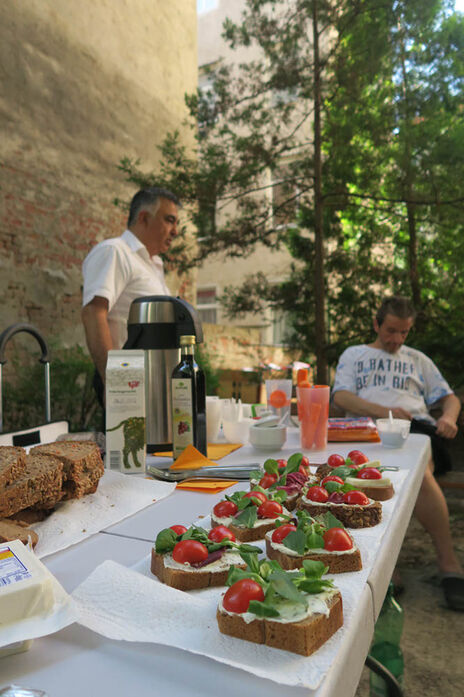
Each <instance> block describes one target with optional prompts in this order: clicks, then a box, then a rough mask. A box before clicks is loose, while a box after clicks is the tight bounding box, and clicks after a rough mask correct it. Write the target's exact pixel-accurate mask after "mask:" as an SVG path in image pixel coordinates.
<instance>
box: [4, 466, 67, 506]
mask: <svg viewBox="0 0 464 697" xmlns="http://www.w3.org/2000/svg"><path fill="white" fill-rule="evenodd" d="M62 483H63V464H62V463H61V462H60V461H59V460H58V459H57V458H49V457H46V456H44V455H41V454H37V453H35V454H30V455H27V456H26V468H25V470H24V472H23V473H22V475H21V476H20V477H19V478H18V479H16V480H15V481H14V482H12V483H11V484H9V485H8V486H6V487H5V488H4V489H2V490H1V491H0V516H2V517H5V518H8V517H9V516H11V515H13V514H14V513H17V512H18V511H22V510H23V509H24V508H29V507H31V506H38V507H40V508H53V507H54V506H55V505H56V503H58V501H60V500H61V498H62V496H63V492H62V488H61V487H62Z"/></svg>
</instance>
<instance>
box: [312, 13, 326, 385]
mask: <svg viewBox="0 0 464 697" xmlns="http://www.w3.org/2000/svg"><path fill="white" fill-rule="evenodd" d="M317 18H318V3H317V0H314V2H313V51H314V247H315V259H314V300H315V332H316V340H315V353H316V372H317V375H316V379H317V382H318V384H319V385H326V384H327V382H328V370H327V356H326V336H325V334H326V328H325V286H324V219H323V200H322V186H321V185H322V155H321V101H322V99H321V65H320V57H319V29H318V22H317Z"/></svg>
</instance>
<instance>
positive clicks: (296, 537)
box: [282, 530, 306, 556]
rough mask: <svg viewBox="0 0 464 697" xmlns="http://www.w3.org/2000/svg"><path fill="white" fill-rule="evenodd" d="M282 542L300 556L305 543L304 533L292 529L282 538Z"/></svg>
mask: <svg viewBox="0 0 464 697" xmlns="http://www.w3.org/2000/svg"><path fill="white" fill-rule="evenodd" d="M282 544H283V545H285V547H288V549H291V550H293V551H294V552H296V553H297V554H299V555H300V556H303V554H304V551H305V545H306V535H305V534H304V532H303V530H292V531H291V532H289V533H288V535H287V536H286V537H285V538H284V539H283V540H282Z"/></svg>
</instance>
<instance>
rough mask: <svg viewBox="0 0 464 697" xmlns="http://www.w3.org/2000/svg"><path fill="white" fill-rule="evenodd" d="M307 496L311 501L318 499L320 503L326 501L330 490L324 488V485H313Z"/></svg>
mask: <svg viewBox="0 0 464 697" xmlns="http://www.w3.org/2000/svg"><path fill="white" fill-rule="evenodd" d="M306 498H307V499H309V500H310V501H318V502H319V503H325V502H326V501H327V500H328V498H329V492H328V491H327V489H324V487H323V486H311V487H309V489H308V492H307V494H306Z"/></svg>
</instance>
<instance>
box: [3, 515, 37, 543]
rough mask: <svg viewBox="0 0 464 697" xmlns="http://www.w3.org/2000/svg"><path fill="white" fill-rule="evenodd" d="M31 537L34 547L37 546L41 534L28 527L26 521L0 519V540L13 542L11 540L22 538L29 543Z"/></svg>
mask: <svg viewBox="0 0 464 697" xmlns="http://www.w3.org/2000/svg"><path fill="white" fill-rule="evenodd" d="M29 539H30V540H31V544H32V547H35V546H36V544H37V542H38V541H39V536H38V535H37V533H36V532H34V530H31V529H30V528H28V527H27V524H26V523H21V522H18V521H13V520H7V519H6V518H1V519H0V542H11V540H20V542H22V543H23V544H25V545H27V543H28V541H29Z"/></svg>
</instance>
